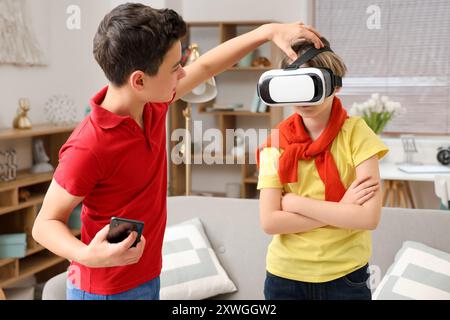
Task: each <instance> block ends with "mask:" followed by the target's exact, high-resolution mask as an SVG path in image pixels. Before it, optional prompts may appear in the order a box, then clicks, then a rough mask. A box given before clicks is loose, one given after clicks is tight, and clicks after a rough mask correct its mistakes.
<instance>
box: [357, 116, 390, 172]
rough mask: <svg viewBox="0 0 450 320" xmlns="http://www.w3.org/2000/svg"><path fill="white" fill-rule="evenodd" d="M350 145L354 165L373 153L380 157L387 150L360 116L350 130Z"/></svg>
mask: <svg viewBox="0 0 450 320" xmlns="http://www.w3.org/2000/svg"><path fill="white" fill-rule="evenodd" d="M350 147H351V150H352V157H353V164H354V165H355V167H357V166H358V165H359V164H360V163H362V162H363V161H365V160H367V159H369V158H370V157H372V156H374V155H377V156H378V159H381V158H383V157H384V156H385V155H386V153H387V152H388V151H389V149H388V148H387V147H386V145H385V144H384V143H383V141H381V139H380V137H379V136H377V135H376V134H375V133H374V132H373V131H372V129H370V128H369V126H368V125H367V124H366V122H365V121H364V120H363V119H362V118H360V119H358V121H357V122H356V124H355V127H354V128H353V130H352V133H351V137H350Z"/></svg>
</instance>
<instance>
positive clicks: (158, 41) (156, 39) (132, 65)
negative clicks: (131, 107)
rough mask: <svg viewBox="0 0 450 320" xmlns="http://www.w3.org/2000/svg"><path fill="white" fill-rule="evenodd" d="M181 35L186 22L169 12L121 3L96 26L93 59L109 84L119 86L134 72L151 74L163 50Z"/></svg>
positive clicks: (156, 67)
mask: <svg viewBox="0 0 450 320" xmlns="http://www.w3.org/2000/svg"><path fill="white" fill-rule="evenodd" d="M185 34H186V23H185V22H184V20H183V18H182V17H181V16H180V15H178V13H176V12H175V11H173V10H171V9H161V10H157V9H153V8H151V7H149V6H146V5H143V4H139V3H126V4H122V5H119V6H118V7H116V8H114V9H113V10H112V11H111V12H110V13H108V14H107V15H106V16H105V17H104V18H103V20H102V22H101V23H100V25H99V27H98V30H97V34H96V35H95V37H94V56H95V60H97V62H98V64H99V65H100V67H101V68H102V69H103V72H104V73H105V75H106V77H107V78H108V80H109V81H110V82H111V83H113V84H114V85H116V86H122V85H123V84H125V82H126V80H127V78H128V76H129V75H130V74H131V73H133V72H134V71H136V70H141V71H143V72H145V73H146V74H148V75H150V76H152V75H155V74H156V73H157V72H158V69H159V66H160V65H161V63H162V61H163V58H164V56H165V54H166V53H167V51H169V49H170V48H171V46H172V45H173V44H174V43H175V41H177V40H178V39H180V38H182V37H183V36H184V35H185Z"/></svg>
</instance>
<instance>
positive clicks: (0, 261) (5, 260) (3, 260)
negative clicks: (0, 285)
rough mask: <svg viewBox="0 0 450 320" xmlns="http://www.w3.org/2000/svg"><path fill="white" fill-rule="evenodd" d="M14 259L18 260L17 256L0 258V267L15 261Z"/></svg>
mask: <svg viewBox="0 0 450 320" xmlns="http://www.w3.org/2000/svg"><path fill="white" fill-rule="evenodd" d="M14 260H17V258H7V259H0V267H3V266H5V265H7V264H8V263H11V262H13V261H14Z"/></svg>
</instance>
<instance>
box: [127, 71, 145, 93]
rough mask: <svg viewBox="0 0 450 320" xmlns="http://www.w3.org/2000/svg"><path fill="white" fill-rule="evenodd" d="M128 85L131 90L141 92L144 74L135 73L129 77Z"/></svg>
mask: <svg viewBox="0 0 450 320" xmlns="http://www.w3.org/2000/svg"><path fill="white" fill-rule="evenodd" d="M129 82H130V85H131V87H132V88H133V89H137V90H141V89H142V88H143V86H144V73H143V72H142V71H135V72H133V73H132V74H131V75H130V78H129Z"/></svg>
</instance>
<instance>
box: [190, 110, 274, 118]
mask: <svg viewBox="0 0 450 320" xmlns="http://www.w3.org/2000/svg"><path fill="white" fill-rule="evenodd" d="M198 113H199V114H213V115H216V116H245V117H270V112H251V111H199V112H198Z"/></svg>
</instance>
